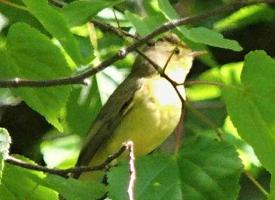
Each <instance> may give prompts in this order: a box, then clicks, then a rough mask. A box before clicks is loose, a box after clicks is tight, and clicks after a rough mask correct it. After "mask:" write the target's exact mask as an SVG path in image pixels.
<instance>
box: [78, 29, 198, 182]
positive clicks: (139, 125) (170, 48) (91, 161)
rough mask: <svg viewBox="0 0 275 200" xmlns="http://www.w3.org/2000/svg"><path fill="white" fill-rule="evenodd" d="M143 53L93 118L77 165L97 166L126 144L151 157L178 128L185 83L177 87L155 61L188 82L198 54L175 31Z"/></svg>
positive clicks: (87, 175)
mask: <svg viewBox="0 0 275 200" xmlns="http://www.w3.org/2000/svg"><path fill="white" fill-rule="evenodd" d="M142 54H143V56H140V55H139V56H137V58H136V60H135V62H134V64H133V67H132V70H131V72H130V73H129V75H128V76H127V78H126V79H125V80H124V81H123V82H122V83H121V84H120V85H119V86H118V87H117V89H116V90H115V91H114V92H113V94H112V95H111V96H110V97H109V99H108V100H107V102H106V103H105V105H104V106H103V107H102V109H101V110H100V112H99V114H98V115H97V117H96V119H95V120H94V122H93V124H92V126H91V128H90V129H89V133H88V136H87V138H86V140H85V142H84V144H83V147H82V149H81V151H80V154H79V157H78V160H77V162H76V166H96V165H99V164H101V163H102V162H104V160H106V158H107V157H108V156H109V155H111V154H113V153H114V152H116V151H117V150H118V149H120V148H121V146H122V144H123V143H124V142H126V141H132V142H133V144H134V155H135V157H139V156H143V155H146V154H149V153H150V152H152V151H153V150H154V149H156V148H157V147H158V146H160V145H161V144H162V143H163V142H164V141H165V140H166V139H167V137H168V136H169V135H170V134H171V133H172V132H173V131H174V129H175V128H176V126H177V124H178V122H179V120H180V116H181V112H182V109H183V107H182V106H183V103H182V99H185V90H184V85H183V84H178V85H177V86H175V87H176V88H175V87H174V86H173V85H172V84H171V81H169V80H168V79H167V78H165V77H164V76H163V75H161V73H159V71H158V70H157V69H156V68H155V66H154V65H153V64H152V62H153V63H155V64H156V65H157V66H159V67H160V69H161V70H162V72H163V74H165V75H166V76H167V77H168V78H169V79H170V80H172V81H173V82H174V83H184V81H185V79H186V76H187V74H188V73H189V71H190V69H191V67H192V63H193V59H194V57H196V56H197V55H200V52H196V51H192V50H191V49H189V48H188V47H187V45H186V44H185V43H184V42H182V41H181V40H180V39H179V38H178V37H177V35H175V34H174V33H166V34H164V35H163V37H160V38H159V39H157V40H156V41H155V42H153V43H151V42H150V44H148V46H147V47H145V48H144V49H143V50H142ZM144 56H145V57H147V58H149V59H150V60H148V59H145V57H144ZM176 89H177V90H178V92H177V91H176ZM179 95H180V96H181V97H180V96H179ZM125 156H126V155H124V156H123V155H122V156H121V157H122V158H123V157H125ZM122 158H121V159H122ZM92 173H93V172H89V173H88V172H85V173H75V174H74V175H73V177H75V178H79V177H80V178H81V179H90V177H92V176H90V175H91V174H92Z"/></svg>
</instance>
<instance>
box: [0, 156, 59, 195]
mask: <svg viewBox="0 0 275 200" xmlns="http://www.w3.org/2000/svg"><path fill="white" fill-rule="evenodd" d="M24 160H26V159H24ZM43 177H44V175H43V174H42V173H39V172H34V171H32V170H26V169H24V168H21V167H16V166H12V165H9V164H6V165H5V168H4V172H3V178H2V183H1V184H0V194H1V200H2V198H4V200H13V199H14V200H26V199H35V200H49V199H52V200H57V199H58V194H57V193H56V192H55V191H53V190H51V189H49V188H46V187H44V186H42V185H40V184H39V183H38V180H40V179H43Z"/></svg>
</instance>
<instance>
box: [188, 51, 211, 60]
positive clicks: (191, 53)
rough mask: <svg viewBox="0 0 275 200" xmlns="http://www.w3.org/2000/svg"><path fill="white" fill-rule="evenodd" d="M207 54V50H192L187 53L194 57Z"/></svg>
mask: <svg viewBox="0 0 275 200" xmlns="http://www.w3.org/2000/svg"><path fill="white" fill-rule="evenodd" d="M205 54H207V51H192V52H190V53H189V54H188V55H189V56H192V57H194V58H196V57H198V56H202V55H205Z"/></svg>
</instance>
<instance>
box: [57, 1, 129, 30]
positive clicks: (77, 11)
mask: <svg viewBox="0 0 275 200" xmlns="http://www.w3.org/2000/svg"><path fill="white" fill-rule="evenodd" d="M123 1H124V0H115V1H109V0H89V1H74V2H72V3H69V4H67V5H65V6H64V7H63V8H62V9H61V10H60V11H61V13H62V14H63V16H64V17H65V18H66V20H67V22H68V24H69V26H70V27H73V26H79V25H82V24H84V23H86V22H88V21H89V20H91V19H92V18H93V17H94V16H95V15H96V14H97V13H98V12H99V11H101V10H102V9H104V8H107V7H112V6H114V5H116V4H118V3H120V2H123Z"/></svg>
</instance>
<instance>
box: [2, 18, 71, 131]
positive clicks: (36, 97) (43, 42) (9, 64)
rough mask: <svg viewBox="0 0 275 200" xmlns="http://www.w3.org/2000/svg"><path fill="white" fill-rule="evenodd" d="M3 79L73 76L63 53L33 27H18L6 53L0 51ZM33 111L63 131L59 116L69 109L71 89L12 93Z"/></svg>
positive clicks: (18, 90)
mask: <svg viewBox="0 0 275 200" xmlns="http://www.w3.org/2000/svg"><path fill="white" fill-rule="evenodd" d="M0 58H1V59H0V72H1V73H0V76H1V78H4V79H8V78H14V77H18V78H24V79H33V80H45V79H54V78H57V77H63V76H67V75H69V74H70V68H69V67H68V64H67V62H66V60H65V58H64V56H63V54H62V53H61V51H60V49H59V48H58V47H56V46H55V45H53V44H52V42H51V41H50V40H49V39H48V38H47V37H45V36H44V35H42V34H41V33H39V32H38V31H37V30H35V29H33V28H31V27H30V26H28V25H26V24H23V23H17V24H14V25H13V26H12V27H11V28H10V30H9V33H8V38H7V45H6V49H0ZM12 92H13V93H14V94H16V95H18V96H20V97H21V98H22V99H23V100H24V101H25V102H26V103H27V104H28V105H29V106H30V107H31V108H33V109H34V110H36V111H37V112H39V113H40V114H41V115H43V116H44V117H45V118H46V119H47V121H48V122H50V123H51V124H53V125H54V126H55V127H56V128H58V129H59V130H60V131H62V129H63V128H62V126H61V124H60V122H59V115H60V112H61V110H62V108H63V107H64V106H65V103H66V99H67V97H68V95H69V92H70V86H62V87H61V86H59V87H54V88H20V89H12Z"/></svg>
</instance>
